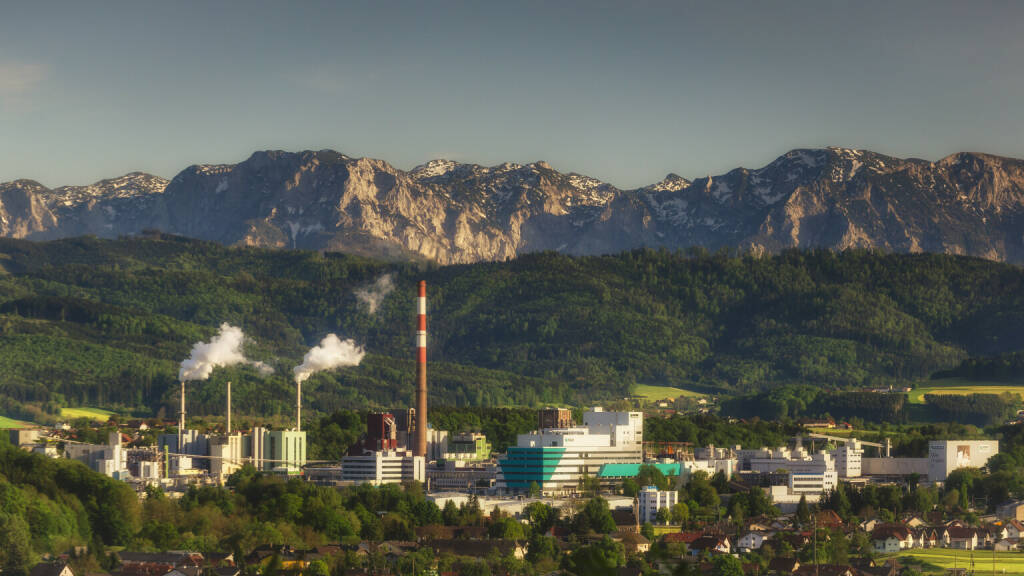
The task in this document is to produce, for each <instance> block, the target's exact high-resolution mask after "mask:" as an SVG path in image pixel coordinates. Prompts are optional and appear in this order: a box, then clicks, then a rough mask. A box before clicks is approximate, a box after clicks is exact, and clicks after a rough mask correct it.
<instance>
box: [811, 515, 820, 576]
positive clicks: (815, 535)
mask: <svg viewBox="0 0 1024 576" xmlns="http://www.w3.org/2000/svg"><path fill="white" fill-rule="evenodd" d="M811 518H812V519H813V520H812V522H811V525H812V526H813V527H814V528H813V530H814V576H820V575H819V574H818V514H817V513H815V514H813V515H812V516H811Z"/></svg>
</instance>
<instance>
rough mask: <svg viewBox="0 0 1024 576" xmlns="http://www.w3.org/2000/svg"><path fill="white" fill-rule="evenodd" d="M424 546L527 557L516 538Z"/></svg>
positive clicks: (440, 551)
mask: <svg viewBox="0 0 1024 576" xmlns="http://www.w3.org/2000/svg"><path fill="white" fill-rule="evenodd" d="M645 540H646V539H645ZM423 546H424V547H426V548H430V549H432V550H433V551H434V555H435V556H440V555H441V554H443V553H445V552H447V553H449V554H454V555H456V556H472V557H475V558H486V557H488V556H489V555H491V554H492V553H494V552H495V551H496V552H497V553H498V554H499V555H501V556H508V555H510V554H511V555H512V556H513V557H515V558H516V559H517V560H522V559H523V558H526V546H524V545H523V544H521V543H519V542H516V541H514V540H428V541H426V542H423ZM649 546H650V543H649V542H648V547H649Z"/></svg>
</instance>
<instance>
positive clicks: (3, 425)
mask: <svg viewBox="0 0 1024 576" xmlns="http://www.w3.org/2000/svg"><path fill="white" fill-rule="evenodd" d="M34 427H35V424H33V423H31V422H22V421H21V420H15V419H14V418H8V417H7V416H0V429H8V428H34Z"/></svg>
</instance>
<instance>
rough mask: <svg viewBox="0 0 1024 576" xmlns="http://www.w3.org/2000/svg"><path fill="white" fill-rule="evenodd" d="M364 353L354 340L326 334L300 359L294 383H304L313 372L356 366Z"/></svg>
mask: <svg viewBox="0 0 1024 576" xmlns="http://www.w3.org/2000/svg"><path fill="white" fill-rule="evenodd" d="M365 354H366V352H365V351H364V350H363V348H362V346H357V345H356V343H355V341H354V340H342V339H340V338H338V337H337V336H335V335H334V334H328V335H327V336H326V337H325V338H324V339H323V340H321V341H320V345H319V346H314V347H313V348H311V349H310V350H309V352H306V355H305V356H304V357H303V358H302V364H300V365H298V366H296V367H295V381H296V382H298V383H299V384H301V383H303V382H305V381H306V380H307V379H308V378H309V377H310V376H312V375H313V373H314V372H320V371H322V370H330V369H332V368H340V367H342V366H358V365H359V363H360V362H362V360H363V356H364V355H365Z"/></svg>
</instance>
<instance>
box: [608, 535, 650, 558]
mask: <svg viewBox="0 0 1024 576" xmlns="http://www.w3.org/2000/svg"><path fill="white" fill-rule="evenodd" d="M612 538H613V539H614V540H617V541H619V542H622V547H623V548H625V550H626V555H628V556H634V555H636V554H646V553H647V552H648V551H650V549H651V541H650V540H648V539H647V538H645V537H644V536H643V534H638V533H636V532H619V533H617V534H615V535H614V536H613V537H612Z"/></svg>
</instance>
